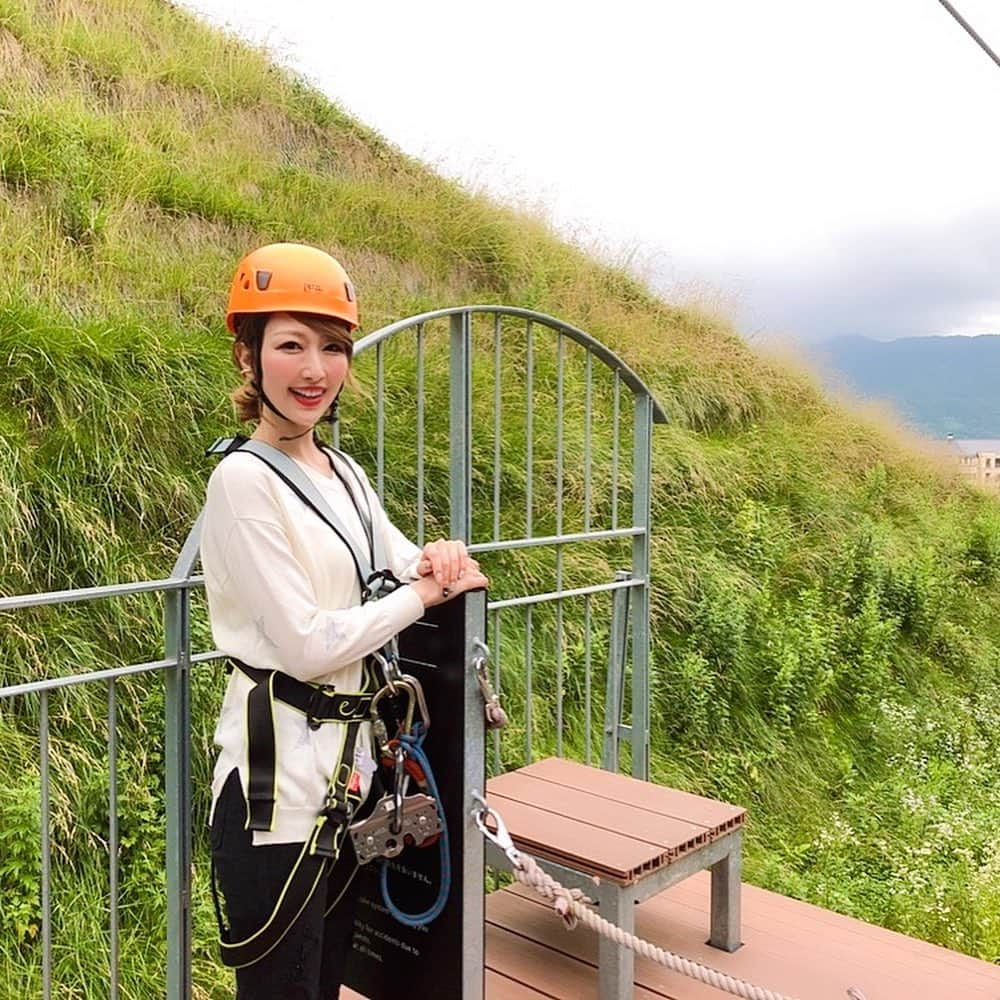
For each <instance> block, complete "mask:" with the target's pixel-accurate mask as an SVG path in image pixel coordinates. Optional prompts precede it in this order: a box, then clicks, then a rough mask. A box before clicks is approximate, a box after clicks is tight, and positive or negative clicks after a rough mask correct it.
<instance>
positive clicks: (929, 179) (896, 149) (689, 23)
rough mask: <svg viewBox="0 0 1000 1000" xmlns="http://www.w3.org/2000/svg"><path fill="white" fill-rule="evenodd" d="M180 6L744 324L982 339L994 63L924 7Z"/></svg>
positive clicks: (399, 140) (988, 286)
mask: <svg viewBox="0 0 1000 1000" xmlns="http://www.w3.org/2000/svg"><path fill="white" fill-rule="evenodd" d="M953 2H954V3H955V6H956V7H957V8H958V9H959V10H960V11H961V12H962V13H963V14H964V15H965V17H966V18H967V19H968V20H969V21H970V22H971V23H972V24H973V25H974V26H975V27H976V29H977V30H978V31H979V32H980V34H981V35H983V36H984V37H985V38H986V40H987V41H988V42H989V43H990V44H991V45H992V46H993V48H994V49H995V50H1000V0H953ZM184 5H185V6H187V7H189V8H190V9H192V10H194V11H196V12H198V13H200V14H202V15H204V16H206V17H207V18H208V19H210V20H212V21H213V22H214V23H216V24H220V25H226V26H228V27H229V28H231V29H232V30H234V31H236V32H237V33H240V34H242V35H244V36H246V37H248V38H251V39H252V40H254V41H257V42H264V43H266V44H267V45H269V46H270V47H271V48H272V50H273V51H274V53H275V55H276V57H277V58H278V59H279V60H281V61H283V62H285V63H287V64H288V65H291V66H293V67H294V68H296V69H297V70H299V71H300V72H302V73H304V74H305V75H306V76H307V77H309V78H310V79H311V80H312V81H313V82H314V83H316V84H317V85H318V86H319V87H320V88H321V89H322V90H324V91H325V92H326V93H327V94H329V95H330V96H331V97H332V98H334V99H335V100H336V101H338V102H339V103H340V104H341V105H342V106H344V107H345V108H346V109H347V110H349V111H351V112H352V113H354V114H355V115H357V116H358V117H359V118H361V119H362V120H363V121H365V122H366V123H367V124H369V125H371V126H372V127H374V128H375V129H377V130H378V131H379V132H381V133H382V134H383V135H385V136H386V137H387V138H388V139H390V140H391V141H392V142H394V143H396V144H397V145H398V146H400V147H401V148H403V149H404V150H406V151H407V152H409V153H412V154H414V155H416V156H419V157H421V158H422V159H424V160H426V161H427V162H428V163H430V164H432V165H433V166H434V167H435V168H436V169H438V170H439V171H440V172H442V173H444V174H447V175H448V176H452V177H456V178H461V179H462V180H463V181H465V182H466V183H468V184H470V185H472V186H474V187H477V188H486V189H487V190H489V191H490V192H492V193H494V194H495V195H497V196H499V197H500V198H502V199H505V200H508V201H513V202H516V203H520V204H528V205H532V206H542V207H543V208H544V211H545V212H546V214H547V215H548V216H549V218H550V219H551V220H552V221H553V223H554V224H555V225H556V226H557V227H558V228H560V229H561V230H563V231H564V232H567V233H569V234H571V235H574V236H575V237H576V238H578V239H582V240H583V241H585V242H587V243H591V244H597V245H599V246H601V247H602V248H603V249H604V252H605V253H606V254H608V255H609V256H610V257H611V258H612V259H614V260H617V261H628V262H631V263H632V264H633V265H634V266H635V267H636V268H637V269H638V270H639V271H640V273H641V274H642V276H643V277H645V278H647V280H649V281H650V282H651V283H652V284H654V285H655V286H656V287H657V288H659V289H661V290H662V291H663V292H664V293H665V294H666V295H667V296H668V297H671V298H673V299H686V298H691V297H694V298H700V299H703V300H705V301H707V302H708V303H710V304H712V305H717V306H721V307H722V308H723V309H724V310H725V311H726V312H727V313H728V314H729V315H730V316H732V317H733V319H734V320H735V321H736V323H737V324H738V326H739V327H740V329H741V330H742V331H743V332H744V333H745V334H746V335H748V336H750V337H752V338H761V337H766V336H781V337H793V338H796V339H800V340H818V339H823V338H826V337H830V336H835V335H838V334H847V333H853V334H863V335H866V336H871V337H878V338H883V339H889V338H895V337H903V336H919V335H926V334H945V333H949V334H954V333H963V334H971V333H1000V128H998V127H997V125H998V121H1000V67H998V66H996V65H995V64H994V63H993V62H991V60H990V59H989V57H988V56H987V55H986V54H985V53H984V52H983V51H982V50H981V49H980V48H979V47H978V46H977V45H976V44H975V43H974V41H973V40H972V39H971V38H970V37H969V36H968V35H967V34H966V33H965V32H964V31H963V30H962V28H961V27H960V26H959V25H958V24H957V23H956V22H955V21H954V20H953V19H952V18H951V16H950V15H949V14H948V12H947V11H946V10H945V9H944V7H942V6H941V4H940V3H939V2H938V0H756V2H753V3H750V2H747V0H695V2H691V0H645V2H642V0H616V2H614V3H612V4H587V3H583V2H581V0H533V2H527V0H506V2H505V3H503V4H496V3H482V2H480V3H476V2H475V0H424V2H419V3H417V2H408V3H406V2H402V0H399V2H397V0H382V2H378V0H353V2H351V3H343V2H338V0H282V2H280V3H276V2H275V0H184Z"/></svg>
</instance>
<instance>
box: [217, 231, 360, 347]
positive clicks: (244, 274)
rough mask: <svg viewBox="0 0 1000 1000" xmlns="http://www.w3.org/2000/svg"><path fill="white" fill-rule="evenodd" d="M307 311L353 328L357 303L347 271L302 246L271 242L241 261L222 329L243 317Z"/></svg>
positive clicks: (356, 319)
mask: <svg viewBox="0 0 1000 1000" xmlns="http://www.w3.org/2000/svg"><path fill="white" fill-rule="evenodd" d="M270 312H306V313H317V314H318V315H320V316H330V317H332V318H333V319H339V320H341V321H342V322H344V323H346V324H347V325H348V326H349V327H350V329H351V331H352V332H353V331H354V330H356V329H357V328H358V302H357V298H356V296H355V294H354V286H353V285H352V284H351V279H350V278H349V277H348V276H347V272H346V271H345V270H344V269H343V268H342V267H341V266H340V264H339V263H338V262H337V261H336V260H334V259H333V257H331V256H330V255H329V254H328V253H325V252H324V251H323V250H319V249H317V248H316V247H311V246H306V245H305V244H304V243H271V244H269V245H268V246H266V247H260V248H259V249H258V250H253V251H251V252H250V253H248V254H247V255H246V256H245V257H244V258H243V260H241V261H240V264H239V267H237V268H236V273H235V274H234V275H233V283H232V285H231V287H230V289H229V304H228V305H227V307H226V326H227V327H229V330H230V332H232V333H235V332H236V322H235V320H236V317H237V316H239V315H241V314H242V313H270Z"/></svg>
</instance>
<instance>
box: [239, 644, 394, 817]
mask: <svg viewBox="0 0 1000 1000" xmlns="http://www.w3.org/2000/svg"><path fill="white" fill-rule="evenodd" d="M231 662H232V664H233V666H234V667H235V668H236V669H237V670H239V671H240V672H241V673H242V674H244V675H246V676H247V677H248V678H249V679H250V680H252V681H253V682H254V686H253V688H252V689H251V691H250V693H249V694H248V695H247V757H248V761H247V763H248V767H249V772H250V774H249V780H248V788H247V829H248V830H270V829H271V828H272V826H273V824H274V807H275V775H276V762H277V747H276V743H275V735H274V702H275V701H280V702H282V703H283V704H285V705H289V706H291V707H292V708H294V709H297V710H298V711H300V712H302V714H303V715H304V716H305V717H306V721H307V722H308V724H309V725H310V726H311V727H312V728H314V729H318V728H319V727H320V726H321V725H323V724H324V723H326V722H340V723H345V724H347V726H348V735H347V739H348V740H349V741H350V742H351V744H352V745H351V749H350V757H349V758H348V757H347V755H346V754H345V755H344V756H342V757H341V761H340V763H339V764H338V767H337V770H338V771H342V770H343V768H344V761H345V759H346V760H348V761H350V760H353V755H354V743H355V742H356V740H357V723H360V722H364V721H366V720H368V719H369V718H370V713H371V705H372V696H373V693H374V686H375V685H374V678H373V676H372V667H371V665H370V664H369V663H368V662H367V661H366V663H365V672H364V685H363V689H362V690H361V691H356V692H341V691H335V690H334V689H333V688H332V687H331V686H330V685H323V684H309V683H307V682H305V681H300V680H296V679H295V678H294V677H291V676H289V675H288V674H286V673H283V672H282V671H280V670H264V669H261V668H259V667H251V666H249V665H248V664H246V663H243V662H241V661H240V660H237V659H232V660H231ZM351 723H354V724H353V725H351ZM348 767H350V764H349V763H348ZM331 777H332V780H334V781H335V780H336V779H337V777H338V775H333V776H331ZM349 779H350V772H348V775H347V779H345V782H344V784H345V787H346V784H347V781H348V780H349Z"/></svg>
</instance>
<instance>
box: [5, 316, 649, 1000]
mask: <svg viewBox="0 0 1000 1000" xmlns="http://www.w3.org/2000/svg"><path fill="white" fill-rule="evenodd" d="M355 357H356V362H355V366H354V367H355V371H356V372H357V373H358V375H359V378H360V380H361V381H362V383H363V385H365V386H366V389H365V390H364V392H363V394H362V395H361V396H360V397H359V398H355V399H353V400H347V401H345V403H344V404H343V406H342V413H341V420H340V424H339V425H338V426H337V427H336V428H335V431H334V433H335V438H336V439H337V443H338V444H340V446H342V447H345V448H346V449H347V450H348V451H350V452H351V453H352V454H353V455H354V456H355V457H356V458H357V459H358V460H359V461H360V462H361V464H362V465H363V466H364V467H365V468H367V469H368V470H369V472H370V473H372V474H373V482H374V484H375V486H376V488H377V490H378V493H379V495H380V496H381V497H382V499H383V502H384V503H385V505H386V507H387V509H388V510H389V513H390V516H391V517H392V519H393V521H394V522H395V523H396V524H397V525H398V526H399V527H400V528H401V529H402V530H403V531H404V532H406V533H408V534H409V535H410V537H412V538H414V539H415V540H417V541H418V543H422V542H423V541H425V540H426V539H428V538H430V537H431V536H432V535H433V536H436V535H439V534H440V535H448V536H451V537H461V538H464V539H466V540H467V541H468V542H469V544H470V548H471V550H472V551H473V552H474V553H475V554H476V556H477V558H479V559H480V561H481V562H482V563H483V565H484V568H485V570H486V572H487V573H489V574H490V575H491V577H492V580H493V589H492V591H491V594H490V600H489V603H488V605H487V615H488V619H489V634H490V646H491V649H492V670H493V679H494V684H495V686H496V687H497V688H498V690H500V691H501V693H502V695H503V698H504V701H505V705H506V707H507V710H508V713H509V714H510V715H511V716H512V718H513V719H514V722H513V724H512V725H511V727H509V729H508V730H507V731H506V733H505V734H504V735H503V736H502V737H501V736H499V735H497V736H495V737H494V739H493V742H492V745H491V746H490V748H489V753H488V757H489V760H488V761H487V762H486V763H487V764H488V768H489V770H490V771H491V772H493V773H496V772H498V771H501V770H504V769H506V768H507V767H510V766H518V765H519V764H521V763H526V762H527V761H529V760H531V759H534V758H536V757H538V756H542V755H545V754H556V755H565V756H573V757H576V758H578V759H581V760H584V761H586V762H588V763H590V762H592V760H595V759H599V760H600V762H601V764H602V766H604V767H608V768H611V769H616V770H617V769H619V768H622V767H627V768H628V769H630V770H631V772H632V773H633V774H634V775H636V776H638V777H646V776H647V769H648V741H649V714H648V713H649V709H648V703H649V684H648V678H649V646H650V642H649V592H650V580H649V567H650V462H651V435H652V426H653V424H654V423H660V422H664V421H665V419H666V418H665V416H664V413H663V411H662V409H661V408H660V407H659V405H658V404H657V403H656V401H655V400H654V399H653V397H652V395H651V393H650V392H649V390H648V389H647V387H646V386H645V385H644V383H643V382H642V380H641V379H640V378H639V377H638V376H637V375H636V374H635V372H633V371H632V370H631V369H630V368H629V367H628V366H627V365H626V364H625V363H624V362H623V361H622V360H621V359H620V358H619V357H617V356H616V355H615V354H614V353H613V352H611V351H610V350H608V348H606V347H604V346H603V345H602V344H600V343H599V342H598V341H596V340H595V339H594V338H592V337H590V336H589V335H588V334H586V333H584V332H583V331H582V330H579V329H577V328H575V327H572V326H570V325H568V324H566V323H563V322H561V321H560V320H557V319H554V318H552V317H549V316H545V315H542V314H540V313H535V312H531V311H529V310H524V309H516V308H508V307H501V306H466V307H461V308H454V309H443V310H437V311H434V312H428V313H424V314H422V315H419V316H414V317H411V318H409V319H406V320H403V321H401V322H399V323H395V324H392V325H391V326H387V327H385V328H383V329H381V330H378V331H376V332H374V333H372V334H369V335H368V336H366V337H365V338H363V339H362V340H360V341H359V342H358V344H357V346H356V352H355ZM197 553H198V525H196V526H195V528H194V529H192V532H191V533H190V535H189V536H188V538H187V540H186V542H185V544H184V546H183V548H182V550H181V552H180V554H179V556H178V558H177V561H176V563H175V565H174V567H173V570H172V572H171V574H170V576H169V577H168V578H167V579H163V580H154V581H141V582H135V583H129V584H118V585H112V586H106V587H91V588H85V589H79V590H71V591H61V592H53V593H44V594H31V595H24V596H19V597H8V598H2V599H0V613H2V612H15V611H24V610H27V609H32V608H44V607H52V606H61V607H69V606H72V605H76V604H79V603H80V602H100V601H105V600H108V599H114V598H125V597H130V596H132V597H134V596H135V595H142V594H156V595H159V594H162V595H163V621H164V631H163V636H164V643H163V655H162V656H159V655H157V654H155V653H154V654H153V658H152V659H149V660H147V661H145V662H141V663H131V664H128V665H118V666H109V667H108V668H107V669H104V670H100V671H92V672H89V673H69V674H65V675H62V676H46V677H45V678H43V679H41V680H35V681H31V682H28V683H18V684H12V685H8V686H5V687H0V717H2V714H3V713H4V711H5V710H6V711H7V712H8V713H9V714H11V715H12V716H15V717H16V722H17V724H18V725H19V726H21V727H22V728H23V727H24V726H26V725H33V726H35V727H36V731H37V747H38V754H39V769H38V781H37V785H38V790H39V810H40V815H39V828H40V841H41V842H40V845H39V846H40V870H39V892H40V898H41V927H40V932H39V934H38V939H37V941H36V943H35V945H34V946H33V947H34V951H33V952H32V956H33V957H32V961H33V962H35V963H37V965H38V966H40V971H39V980H40V982H39V986H40V992H41V995H42V996H43V997H45V998H46V1000H48V998H49V997H50V996H51V995H52V989H53V971H52V970H53V961H52V954H53V920H52V913H53V899H52V884H53V873H52V842H51V825H52V811H51V800H50V762H51V748H50V724H51V712H52V704H53V699H57V698H60V697H63V696H66V692H67V691H68V690H70V689H74V688H78V687H79V686H80V685H95V684H96V685H105V686H106V691H107V715H106V719H105V725H106V730H107V740H106V743H107V776H106V777H107V782H106V789H107V800H106V801H107V829H106V831H101V833H100V837H99V838H98V839H99V840H100V841H101V842H102V843H104V844H105V845H106V853H107V859H108V861H107V866H108V867H107V871H108V905H107V935H106V941H107V956H108V961H107V968H108V983H109V996H110V997H111V998H112V1000H115V998H117V997H118V995H119V981H118V977H119V953H120V949H121V932H120V931H121V920H122V915H121V911H120V906H119V875H120V870H119V857H120V853H121V846H122V840H121V832H120V816H119V802H118V785H119V781H118V771H117V766H118V758H119V741H120V739H122V738H125V737H123V736H120V734H119V732H118V728H119V727H118V721H117V719H118V697H119V687H120V685H121V684H122V683H123V682H124V681H125V679H126V678H129V677H134V676H136V675H143V674H161V675H162V676H163V678H164V688H163V705H164V710H163V714H164V718H163V727H164V728H163V733H164V750H163V752H164V758H165V790H164V794H165V803H164V812H165V816H166V924H167V927H166V930H167V948H166V963H167V969H166V973H165V979H166V994H167V997H168V998H169V1000H181V998H184V1000H186V998H188V997H190V995H191V914H190V911H191V888H192V884H191V860H192V858H191V853H192V852H191V830H192V786H191V767H192V761H191V742H190V733H191V723H192V718H191V685H192V678H193V671H194V670H195V668H196V667H197V666H198V665H200V664H203V663H207V662H209V661H212V660H215V659H218V657H219V655H220V654H219V653H218V651H216V650H213V649H201V650H195V649H194V648H193V646H194V645H195V644H194V642H193V639H192V634H193V617H192V602H193V599H194V598H196V596H197V592H198V591H199V590H200V588H201V587H202V579H201V578H200V577H198V576H196V575H194V570H195V567H196V561H197ZM195 624H197V620H195ZM149 627H150V635H153V634H154V632H153V625H152V622H150V623H149ZM201 631H202V632H204V622H203V621H202V622H201ZM29 720H33V721H30V722H29ZM626 757H627V758H628V759H627V760H626V759H625V758H626ZM472 773H474V769H473V772H472ZM196 791H197V793H198V794H201V795H204V794H205V792H206V790H205V789H202V788H199V789H197V790H196ZM465 877H466V879H470V878H474V877H475V873H474V872H471V873H470V872H469V871H466V872H465Z"/></svg>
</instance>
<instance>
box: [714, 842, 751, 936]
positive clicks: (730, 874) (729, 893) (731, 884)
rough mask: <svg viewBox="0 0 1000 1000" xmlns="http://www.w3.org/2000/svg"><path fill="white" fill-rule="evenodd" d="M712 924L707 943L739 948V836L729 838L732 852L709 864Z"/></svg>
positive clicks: (740, 866)
mask: <svg viewBox="0 0 1000 1000" xmlns="http://www.w3.org/2000/svg"><path fill="white" fill-rule="evenodd" d="M711 870H712V917H711V920H712V923H711V933H710V936H709V939H708V943H709V944H710V945H711V946H712V947H713V948H721V949H722V950H723V951H736V949H737V948H739V947H740V945H742V943H743V941H742V940H741V916H740V887H741V876H742V873H743V834H742V832H739V833H737V835H736V836H735V837H734V838H733V849H732V850H731V851H730V852H729V854H727V855H726V856H725V857H724V858H723V859H722V860H721V861H717V862H716V863H715V864H714V865H712V869H711Z"/></svg>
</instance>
